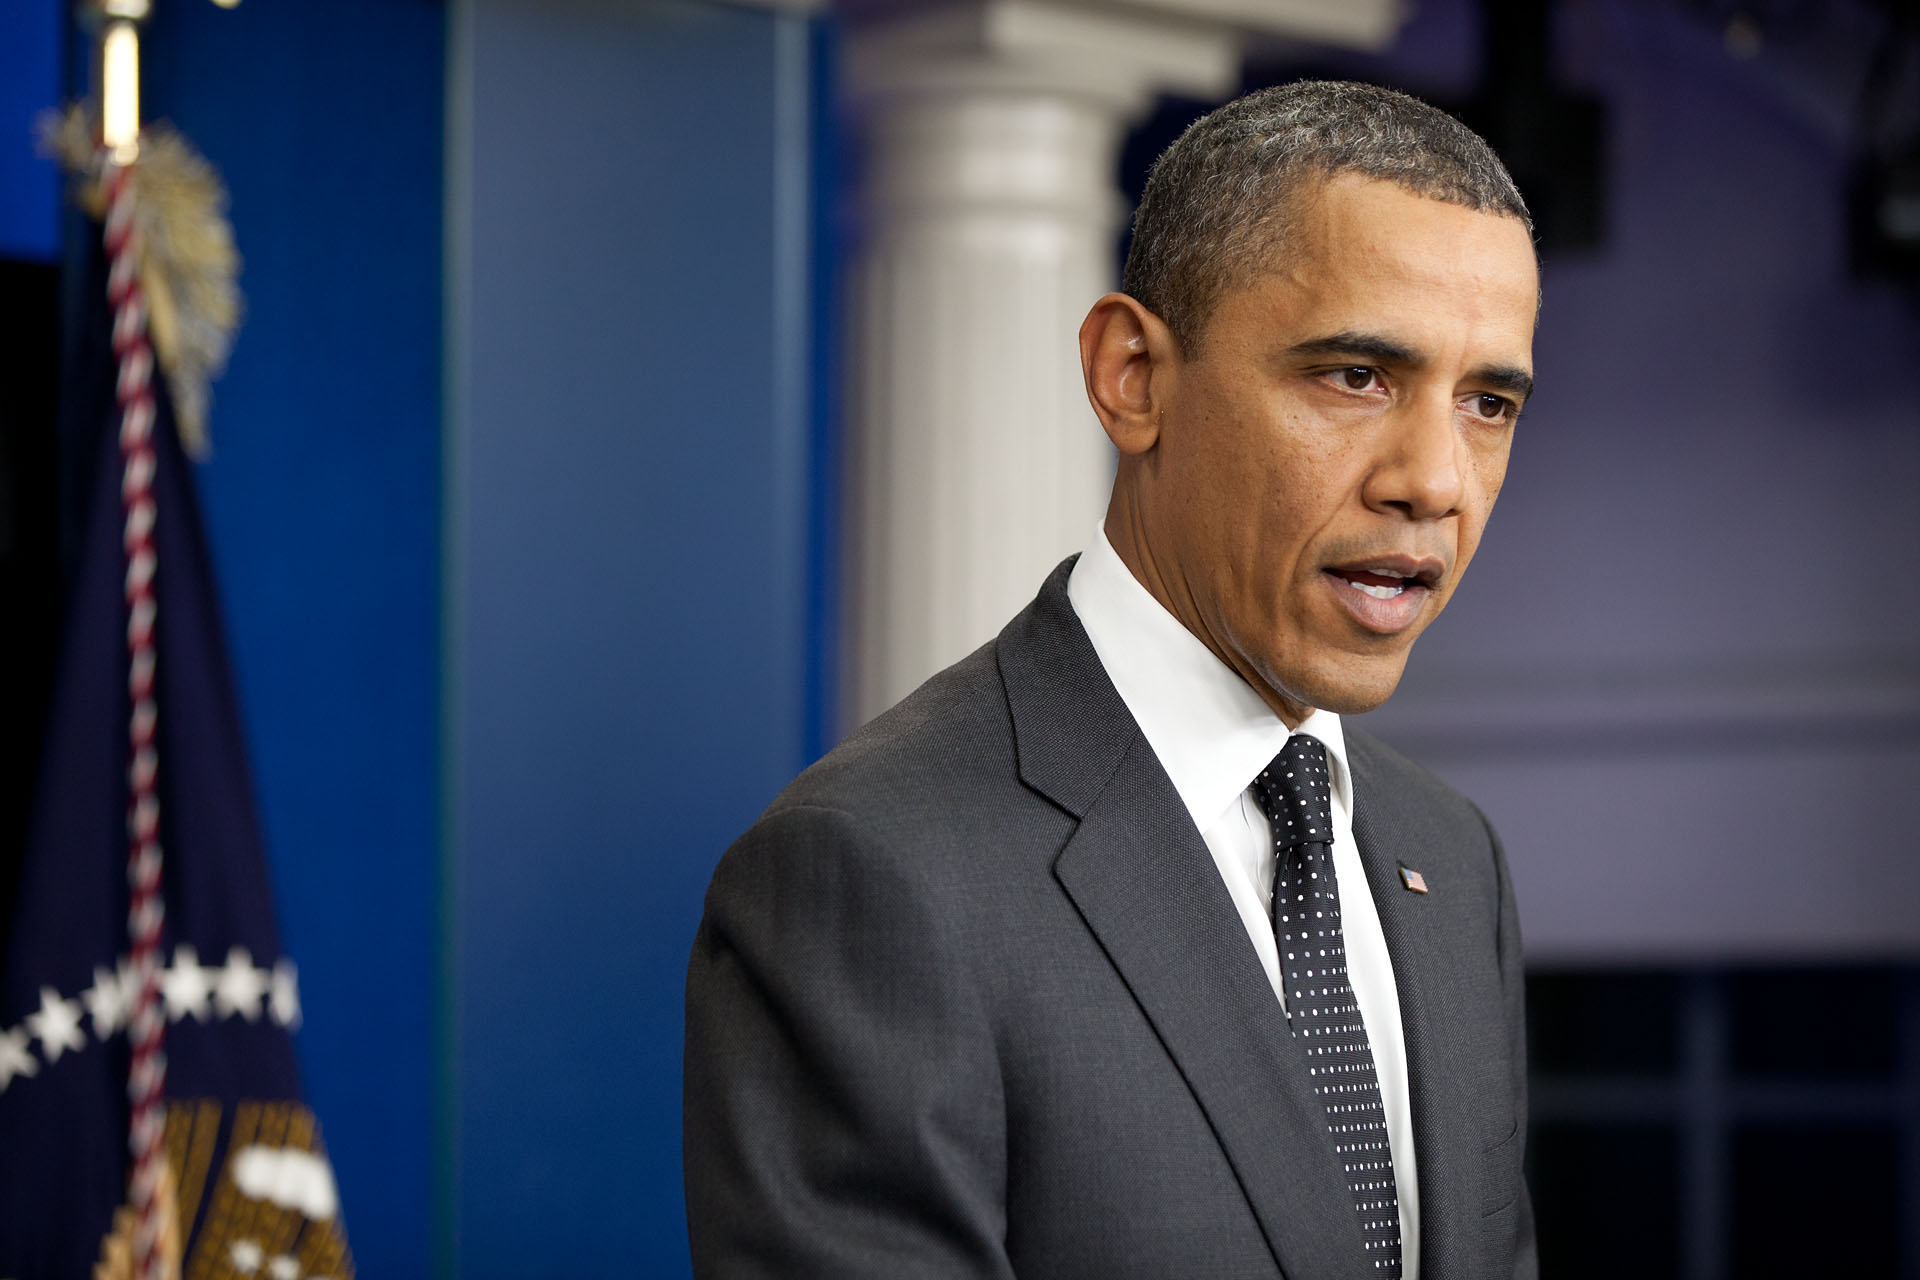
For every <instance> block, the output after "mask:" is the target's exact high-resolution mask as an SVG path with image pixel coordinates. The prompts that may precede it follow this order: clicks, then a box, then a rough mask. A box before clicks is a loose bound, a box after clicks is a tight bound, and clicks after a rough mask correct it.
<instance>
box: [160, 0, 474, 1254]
mask: <svg viewBox="0 0 1920 1280" xmlns="http://www.w3.org/2000/svg"><path fill="white" fill-rule="evenodd" d="M444 28H445V12H444V9H443V7H442V6H441V5H440V4H438V3H433V2H431V0H330V2H329V3H326V4H314V3H300V4H243V5H241V6H240V7H239V8H237V9H234V10H230V11H229V10H224V9H219V8H216V7H214V6H213V5H211V4H205V3H199V2H198V0H174V2H172V3H164V2H163V3H160V4H156V5H155V18H154V21H153V22H152V24H151V26H150V28H149V30H148V33H147V41H146V45H147V48H146V57H145V76H146V90H147V93H146V97H147V102H146V106H147V114H148V115H149V117H150V118H152V117H161V118H168V119H171V120H172V121H173V122H175V123H176V124H177V125H178V126H179V128H180V129H181V131H182V132H184V133H185V134H186V136H187V137H188V138H189V139H191V140H192V141H193V142H194V143H195V144H196V145H197V146H198V147H199V148H200V150H201V151H202V152H203V153H204V154H205V155H206V156H207V157H208V158H209V159H210V160H211V161H212V162H213V163H214V164H215V165H216V166H217V167H218V168H219V169H220V171H221V172H222V174H223V175H224V176H225V178H226V181H227V185H228V187H229V188H230V190H231V193H232V216H233V223H234V230H235V235H236V237H237V239H238V242H239V247H240V251H241V253H242V255H243V257H244V259H245V265H244V268H243V272H242V277H241V284H242V287H243V289H244V290H245V292H246V295H247V313H246V317H245V320H244V321H243V324H242V328H241V330H240V335H239V338H238V341H237V343H236V345H235V347H234V352H233V359H232V363H231V366H230V368H229V371H228V373H227V375H226V376H225V377H224V378H223V379H222V380H221V381H220V382H218V383H217V384H216V385H215V388H214V396H215V400H214V409H213V419H212V428H213V444H214V454H213V458H212V461H210V462H209V463H208V464H206V465H205V466H203V467H202V468H200V474H199V480H200V484H201V491H202V494H203V496H204V499H205V507H206V512H207V520H208V523H209V526H210V528H209V533H210V536H211V541H212V545H213V550H214V558H215V560H216V563H217V568H218V570H219V573H220V576H221V580H222V587H223V596H224V602H225V607H226V614H227V622H228V633H229V637H230V642H231V645H232V648H233V656H234V663H235V667H236V671H237V675H238V679H239V682H240V696H241V704H242V709H243V713H244V716H245V719H246V724H247V729H248V732H249V735H250V738H251V742H252V754H253V760H254V765H255V780H256V790H257V793H258V795H259V798H260V803H261V808H262V820H263V823H264V827H265V832H266V837H267V843H268V853H269V857H270V858H271V859H272V864H273V871H274V881H275V885H276V888H277V891H278V893H279V897H280V903H279V905H280V909H281V922H282V926H283V932H284V935H285V941H286V945H287V948H288V951H289V953H290V954H291V955H292V956H293V957H294V958H295V960H296V961H297V962H298V963H299V965H300V975H301V989H302V995H303V998H304V1003H305V1015H306V1021H305V1027H304V1029H303V1030H302V1032H301V1034H300V1036H299V1050H300V1055H301V1060H302V1066H303V1069H304V1072H305V1075H306V1081H307V1086H308V1094H309V1098H310V1100H311V1102H312V1103H313V1106H314V1109H315V1111H316V1112H317V1113H318V1115H319V1116H320V1120H321V1124H322V1126H323V1128H324V1132H325V1134H326V1137H327V1140H328V1144H329V1146H330V1148H331V1153H332V1156H333V1159H334V1163H335V1166H336V1169H337V1172H338V1176H339V1182H340V1188H341V1197H342V1205H343V1212H344V1213H345V1215H346V1223H347V1228H348V1233H349V1238H350V1240H351V1243H352V1246H353V1248H354V1250H355V1252H356V1254H357V1255H358V1257H359V1260H360V1263H361V1269H362V1272H363V1273H364V1274H367V1275H392V1276H408V1275H425V1274H427V1273H428V1271H429V1269H430V1267H431V1265H432V1257H433V1240H432V1237H431V1233H430V1228H429V1224H430V1222H431V1220H432V1218H431V1214H430V1212H429V1207H430V1205H431V1203H432V1201H431V1195H432V1181H431V1179H432V1169H433V1165H432V1159H431V1152H432V1149H433V1147H432V1139H433V1129H432V1116H433V1097H434V1094H433V1082H434V1062H435V1053H436V1047H435V1031H434V1028H435V1018H436V1008H437V1003H438V998H439V997H438V994H437V990H436V970H435V963H436V954H437V952H436V944H435V938H436V930H437V923H436V914H435V912H436V904H437V895H438V889H437V880H438V873H437V857H438V853H437V837H436V800H435V796H436V791H437V786H438V776H439V762H438V706H437V698H436V688H437V678H438V675H437V673H438V669H439V645H440V640H439V635H440V622H439V610H438V593H439V579H440V541H439V526H440V517H439V510H440V494H439V484H440V436H441V422H440V418H441V415H440V379H441V343H440V310H441V267H440V259H441V202H442V201H441V190H442V183H441V147H442V125H441V121H442V103H443V99H444V84H445V81H444V70H443V68H444V52H443V50H444V34H443V33H444Z"/></svg>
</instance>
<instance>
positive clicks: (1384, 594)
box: [1349, 580, 1407, 600]
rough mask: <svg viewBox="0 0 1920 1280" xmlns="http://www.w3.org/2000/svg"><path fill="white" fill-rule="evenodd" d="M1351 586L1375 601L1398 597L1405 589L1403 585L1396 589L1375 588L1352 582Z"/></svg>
mask: <svg viewBox="0 0 1920 1280" xmlns="http://www.w3.org/2000/svg"><path fill="white" fill-rule="evenodd" d="M1349 581H1351V580H1349ZM1352 586H1353V587H1354V589H1355V590H1357V591H1364V592H1366V593H1367V594H1368V595H1370V596H1372V597H1373V598H1374V599H1375V600H1391V599H1393V598H1394V597H1395V596H1397V595H1399V594H1400V593H1401V592H1403V591H1405V590H1406V589H1407V588H1406V587H1405V586H1404V585H1401V586H1397V587H1376V586H1371V585H1369V584H1367V583H1365V582H1353V583H1352Z"/></svg>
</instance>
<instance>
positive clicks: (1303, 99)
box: [1121, 80, 1533, 354]
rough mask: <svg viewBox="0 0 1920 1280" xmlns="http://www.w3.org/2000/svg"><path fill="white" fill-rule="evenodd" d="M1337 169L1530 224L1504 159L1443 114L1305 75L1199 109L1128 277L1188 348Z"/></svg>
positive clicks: (1153, 191)
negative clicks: (1300, 200)
mask: <svg viewBox="0 0 1920 1280" xmlns="http://www.w3.org/2000/svg"><path fill="white" fill-rule="evenodd" d="M1340 173H1358V174H1363V175H1365V176H1366V177H1369V178H1380V179H1384V180H1385V181H1388V182H1392V183H1395V184H1397V185H1399V186H1401V187H1404V188H1406V189H1407V190H1408V191H1411V192H1413V193H1415V194H1416V195H1422V196H1427V197H1430V198H1432V199H1435V200H1445V201H1447V202H1448V203H1450V204H1457V205H1464V206H1466V207H1467V208H1469V209H1476V210H1479V211H1481V212H1488V213H1501V214H1506V215H1508V216H1510V217H1514V218H1518V219H1519V220H1520V221H1521V222H1522V223H1524V224H1525V225H1526V228H1527V230H1528V231H1529V232H1531V231H1532V230H1533V219H1532V217H1531V216H1530V215H1529V214H1528V213H1527V206H1526V202H1525V201H1524V200H1522V199H1521V198H1520V192H1519V190H1518V189H1517V188H1516V187H1515V186H1514V185H1513V179H1512V178H1511V177H1510V176H1508V174H1507V169H1506V166H1505V165H1503V164H1501V163H1500V157H1498V156H1496V155H1495V154H1494V153H1493V148H1491V147H1489V146H1488V145H1487V144H1486V142H1485V141H1484V140H1483V139H1482V138H1481V137H1480V135H1479V134H1477V133H1475V132H1474V131H1473V130H1471V129H1469V128H1467V126H1465V125H1464V124H1461V123H1460V122H1459V121H1458V120H1455V119H1454V118H1453V117H1452V116H1450V115H1448V114H1447V113H1446V112H1444V111H1441V110H1439V109H1438V108H1436V107H1431V106H1428V105H1427V104H1426V103H1424V102H1422V101H1420V100H1419V99H1418V98H1414V97H1409V96H1408V95H1407V94H1404V93H1398V92H1396V91H1394V90H1392V89H1382V88H1380V87H1379V86H1377V85H1370V84H1355V83H1351V82H1346V81H1337V80H1302V81H1298V82H1296V83H1294V84H1288V85H1280V86H1278V87H1276V88H1272V89H1262V90H1260V91H1258V92H1256V93H1250V94H1248V95H1247V96H1246V97H1244V98H1238V99H1235V100H1234V101H1232V102H1229V103H1228V104H1227V105H1226V106H1224V107H1221V108H1219V109H1218V110H1216V111H1213V112H1210V113H1209V114H1207V115H1205V116H1202V117H1201V118H1200V119H1198V120H1196V121H1194V122H1193V123H1192V124H1191V125H1189V126H1188V127H1187V130H1186V132H1185V133H1182V134H1181V135H1180V137H1179V138H1178V139H1177V140H1175V142H1174V144H1173V145H1172V146H1170V147H1168V148H1167V149H1166V151H1165V152H1164V153H1162V155H1161V156H1160V158H1159V159H1158V160H1156V161H1154V164H1153V170H1152V172H1151V173H1149V174H1148V175H1147V188H1146V191H1145V193H1144V194H1143V195H1142V196H1141V197H1140V207H1139V208H1138V209H1137V210H1135V211H1134V215H1133V244H1132V247H1131V248H1129V249H1128V251H1127V266H1126V270H1125V272H1124V274H1123V276H1122V283H1121V287H1122V288H1123V289H1125V290H1126V291H1127V292H1128V293H1129V294H1131V295H1133V297H1134V298H1136V299H1137V300H1138V301H1139V302H1140V303H1141V304H1142V305H1143V306H1145V307H1146V308H1147V309H1148V310H1149V311H1152V312H1153V313H1154V314H1155V315H1157V316H1159V317H1160V318H1161V319H1162V320H1163V321H1165V322H1166V324H1167V327H1168V328H1169V329H1171V330H1173V336H1174V338H1175V339H1176V340H1177V341H1178V342H1179V343H1180V347H1181V349H1182V351H1185V352H1187V353H1189V354H1191V353H1192V352H1193V350H1194V342H1195V340H1196V339H1197V338H1198V337H1199V335H1200V332H1201V330H1202V329H1204V328H1205V327H1206V322H1207V319H1208V317H1209V316H1210V315H1211V314H1212V312H1213V308H1214V305H1215V304H1216V303H1217V302H1219V300H1220V298H1221V296H1222V295H1223V294H1225V293H1226V292H1228V291H1229V290H1230V289H1232V288H1236V287H1243V286H1245V285H1247V284H1250V283H1252V281H1253V279H1254V278H1255V277H1256V276H1258V275H1259V274H1260V273H1261V272H1263V271H1265V270H1267V269H1269V268H1270V267H1271V265H1272V262H1273V256H1274V254H1275V252H1276V251H1277V250H1279V249H1280V248H1282V247H1283V245H1284V242H1285V240H1286V236H1287V233H1288V230H1289V226H1290V218H1289V217H1288V214H1289V212H1290V204H1291V202H1292V200H1293V199H1294V198H1295V196H1297V195H1298V194H1300V193H1302V192H1305V191H1309V190H1311V189H1312V187H1313V186H1314V185H1315V183H1316V182H1317V181H1321V180H1325V179H1327V178H1331V177H1333V176H1334V175H1335V174H1340Z"/></svg>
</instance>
